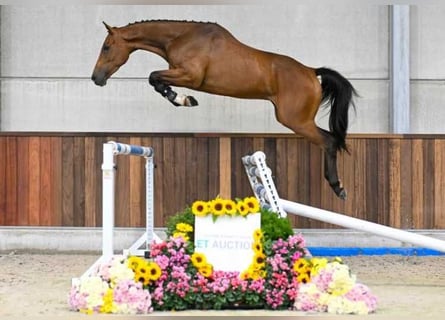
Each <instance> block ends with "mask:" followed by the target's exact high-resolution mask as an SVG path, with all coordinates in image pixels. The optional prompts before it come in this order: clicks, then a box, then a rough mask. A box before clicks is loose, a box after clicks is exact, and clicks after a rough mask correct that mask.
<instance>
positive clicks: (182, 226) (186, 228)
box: [176, 222, 193, 233]
mask: <svg viewBox="0 0 445 320" xmlns="http://www.w3.org/2000/svg"><path fill="white" fill-rule="evenodd" d="M176 230H177V231H179V232H185V233H187V232H192V231H193V227H192V226H191V225H189V224H188V223H184V222H180V223H178V224H176Z"/></svg>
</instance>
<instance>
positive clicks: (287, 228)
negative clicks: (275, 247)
mask: <svg viewBox="0 0 445 320" xmlns="http://www.w3.org/2000/svg"><path fill="white" fill-rule="evenodd" d="M261 230H262V231H263V234H264V241H268V240H270V241H275V240H278V239H287V238H288V237H289V236H291V235H293V234H294V232H293V230H292V226H291V224H290V221H289V219H288V218H287V217H285V218H282V217H280V216H279V215H278V214H277V213H276V212H274V211H271V210H268V209H261Z"/></svg>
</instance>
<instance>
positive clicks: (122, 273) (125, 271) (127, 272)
mask: <svg viewBox="0 0 445 320" xmlns="http://www.w3.org/2000/svg"><path fill="white" fill-rule="evenodd" d="M133 279H134V272H133V270H131V269H130V268H129V267H128V266H127V264H125V263H120V262H119V261H115V262H114V263H113V265H112V266H111V267H110V280H111V283H112V287H114V285H115V284H116V283H117V282H118V281H119V280H133Z"/></svg>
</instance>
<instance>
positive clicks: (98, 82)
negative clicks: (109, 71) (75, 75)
mask: <svg viewBox="0 0 445 320" xmlns="http://www.w3.org/2000/svg"><path fill="white" fill-rule="evenodd" d="M91 80H93V82H94V84H96V85H97V86H101V87H103V86H104V85H106V84H107V79H105V77H98V76H96V75H95V74H94V73H93V75H92V76H91Z"/></svg>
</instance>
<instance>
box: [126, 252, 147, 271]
mask: <svg viewBox="0 0 445 320" xmlns="http://www.w3.org/2000/svg"><path fill="white" fill-rule="evenodd" d="M127 263H128V264H127V265H128V267H129V268H130V269H131V270H133V271H136V269H137V268H138V266H139V265H142V264H144V263H145V260H144V259H142V258H141V257H137V256H131V257H129V258H128V261H127Z"/></svg>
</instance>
